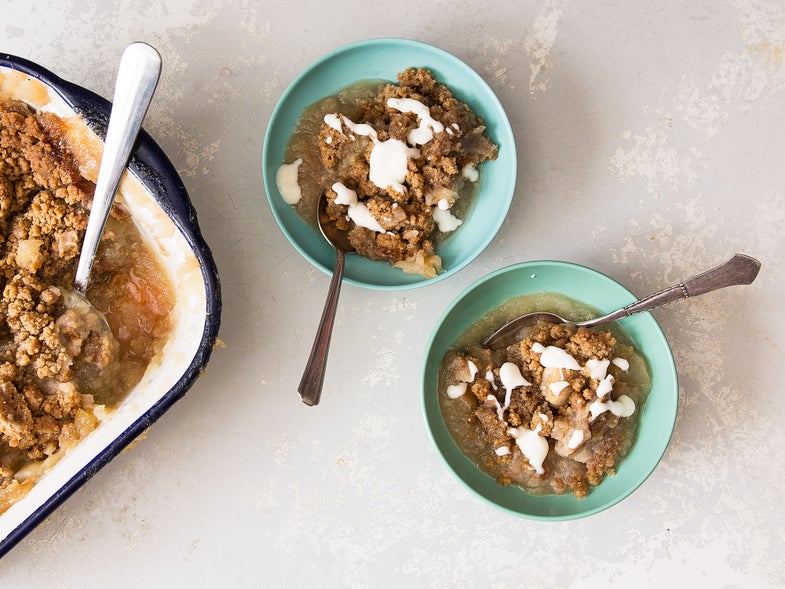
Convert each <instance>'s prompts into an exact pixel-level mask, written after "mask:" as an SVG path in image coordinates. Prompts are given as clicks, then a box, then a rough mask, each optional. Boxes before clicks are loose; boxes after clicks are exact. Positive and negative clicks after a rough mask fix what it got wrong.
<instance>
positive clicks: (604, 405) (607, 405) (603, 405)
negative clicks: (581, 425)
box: [589, 395, 635, 421]
mask: <svg viewBox="0 0 785 589" xmlns="http://www.w3.org/2000/svg"><path fill="white" fill-rule="evenodd" d="M589 411H590V412H591V418H590V421H594V420H595V419H597V417H598V416H600V415H602V414H603V413H605V412H606V411H610V412H611V413H613V414H614V415H616V416H618V417H629V416H630V415H632V414H633V413H635V401H633V400H632V399H630V398H629V397H628V396H627V395H621V396H620V397H619V398H618V399H616V400H615V401H605V402H602V401H594V403H592V404H591V405H589Z"/></svg>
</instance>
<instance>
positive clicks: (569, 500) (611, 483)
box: [422, 261, 678, 521]
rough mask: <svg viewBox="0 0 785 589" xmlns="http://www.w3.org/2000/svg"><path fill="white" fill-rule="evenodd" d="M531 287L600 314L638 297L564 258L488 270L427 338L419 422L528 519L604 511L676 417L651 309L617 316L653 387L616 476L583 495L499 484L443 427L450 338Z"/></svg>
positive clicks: (445, 452) (451, 460)
mask: <svg viewBox="0 0 785 589" xmlns="http://www.w3.org/2000/svg"><path fill="white" fill-rule="evenodd" d="M538 292H553V293H559V294H562V295H564V296H567V297H569V298H571V299H573V300H576V301H579V302H582V303H584V304H586V305H589V306H591V307H594V308H596V309H597V310H598V311H601V312H602V313H607V312H610V311H613V310H615V309H618V308H620V307H623V306H625V305H628V304H630V303H632V302H633V301H635V300H636V298H637V297H635V296H634V295H633V294H632V293H631V292H629V291H628V290H627V289H626V288H624V287H623V286H622V285H620V284H619V283H618V282H615V281H614V280H612V279H610V278H608V277H607V276H605V275H603V274H600V273H599V272H596V271H594V270H591V269H589V268H586V267H583V266H579V265H576V264H570V263H566V262H552V261H539V262H525V263H521V264H516V265H513V266H508V267H506V268H503V269H501V270H498V271H496V272H493V273H492V274H489V275H488V276H486V277H485V278H483V279H481V280H479V281H478V282H476V283H475V284H474V285H472V286H471V287H469V288H468V289H467V290H466V291H464V292H463V293H462V294H461V295H460V296H459V297H458V298H457V299H456V300H455V301H454V302H453V303H452V304H451V305H450V306H449V307H448V308H447V310H446V311H445V312H444V314H443V315H442V317H441V318H440V319H439V321H438V323H437V325H436V328H435V330H434V333H433V335H432V336H431V339H430V342H429V343H428V347H427V352H426V358H425V366H424V369H423V375H422V394H423V404H424V412H425V421H426V424H427V427H428V430H429V431H430V434H431V438H432V439H433V442H434V444H435V445H436V448H437V449H438V451H439V453H440V454H441V456H442V457H443V458H444V461H445V463H446V464H447V466H448V467H449V469H450V470H451V471H452V472H453V473H454V474H455V475H456V476H457V478H458V480H460V481H461V482H462V483H463V484H464V485H466V487H468V488H469V489H470V490H471V491H472V492H474V493H475V494H476V495H478V496H479V497H481V498H482V499H484V500H485V501H487V502H488V503H490V504H492V505H494V506H496V507H498V508H500V509H502V510H504V511H506V512H509V513H512V514H515V515H519V516H523V517H526V518H530V519H535V520H546V521H561V520H569V519H576V518H581V517H586V516H588V515H592V514H595V513H597V512H599V511H602V510H604V509H607V508H608V507H611V506H612V505H615V504H616V503H618V502H619V501H621V500H622V499H624V498H625V497H627V496H628V495H629V494H630V493H632V492H633V491H634V490H635V489H637V488H638V487H639V486H640V485H641V484H642V483H643V481H645V480H646V478H647V477H648V476H649V475H650V474H651V473H652V471H653V470H654V468H655V467H656V466H657V464H658V463H659V461H660V458H661V457H662V455H663V454H664V453H665V449H666V448H667V446H668V442H669V441H670V438H671V434H672V433H673V427H674V425H675V423H676V412H677V408H678V382H677V378H676V367H675V365H674V362H673V356H672V354H671V351H670V347H669V345H668V342H667V340H666V339H665V336H664V334H663V333H662V330H661V329H660V327H659V325H658V324H657V322H656V321H655V319H654V317H652V315H651V314H650V313H642V314H639V315H633V316H632V317H628V318H626V319H623V320H622V321H620V322H619V326H620V327H621V328H622V329H623V330H624V331H625V332H626V333H627V335H629V336H630V338H631V339H632V341H633V343H634V344H635V346H636V347H637V348H638V350H640V351H641V352H642V353H643V355H644V356H645V357H646V359H647V361H648V363H649V369H650V370H651V376H652V390H651V392H650V394H649V397H648V399H647V400H646V403H645V404H644V405H643V410H642V414H641V415H640V428H639V431H638V436H637V439H636V441H635V444H634V445H633V447H632V449H631V451H630V453H629V454H628V455H627V456H626V458H624V460H623V461H622V462H621V464H620V465H619V467H618V469H617V471H616V474H615V475H614V476H609V477H606V478H605V480H604V481H603V482H602V483H600V484H599V485H598V486H597V487H594V488H593V489H592V490H591V492H590V493H589V496H588V497H586V498H584V499H576V498H575V497H574V496H573V495H571V494H568V495H547V496H534V495H529V494H527V493H526V492H525V491H523V490H521V489H520V488H518V487H514V486H508V487H503V486H500V485H498V484H497V483H496V480H495V479H493V478H491V477H490V476H489V475H486V474H485V473H483V472H481V471H480V470H479V469H478V468H477V466H476V465H475V464H473V463H472V462H471V461H469V459H467V458H466V457H465V456H464V455H463V454H462V453H461V451H460V450H459V449H458V447H457V446H456V445H455V443H454V442H453V439H452V437H451V435H450V433H449V432H448V431H447V428H446V426H445V424H444V421H443V419H442V415H441V412H440V410H439V403H438V400H437V385H438V369H439V364H440V363H441V361H442V358H443V357H444V355H445V353H446V352H447V351H448V349H449V348H450V346H451V345H452V344H453V343H454V342H455V341H456V339H458V337H459V336H460V335H461V334H462V333H463V332H464V331H466V329H467V328H469V326H471V325H472V324H473V323H475V322H476V321H477V320H478V319H479V318H480V317H481V316H482V315H484V314H485V313H487V312H488V311H490V310H492V309H494V308H496V307H499V306H500V305H501V304H502V303H504V302H505V301H507V300H508V299H511V298H513V297H516V296H519V295H525V294H531V293H538Z"/></svg>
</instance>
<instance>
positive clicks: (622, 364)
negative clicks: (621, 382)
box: [613, 358, 630, 372]
mask: <svg viewBox="0 0 785 589" xmlns="http://www.w3.org/2000/svg"><path fill="white" fill-rule="evenodd" d="M613 364H614V365H616V366H618V367H619V369H620V370H623V371H624V372H627V371H628V370H629V369H630V363H629V362H628V361H627V360H625V359H624V358H614V359H613Z"/></svg>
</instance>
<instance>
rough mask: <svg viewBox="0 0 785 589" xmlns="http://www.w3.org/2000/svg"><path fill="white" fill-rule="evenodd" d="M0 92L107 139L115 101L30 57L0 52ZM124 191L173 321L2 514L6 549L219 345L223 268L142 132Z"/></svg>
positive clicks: (0, 548) (187, 382)
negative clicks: (122, 393) (130, 378)
mask: <svg viewBox="0 0 785 589" xmlns="http://www.w3.org/2000/svg"><path fill="white" fill-rule="evenodd" d="M0 98H14V99H19V100H22V101H24V102H27V103H28V104H30V105H31V106H33V107H35V108H37V109H43V110H50V111H52V112H55V114H57V115H59V116H61V117H63V118H68V119H69V120H72V121H75V123H74V125H75V128H79V129H81V131H80V132H82V133H83V134H84V136H85V137H89V138H91V141H93V142H98V143H99V144H100V141H101V138H102V137H103V136H105V131H106V124H107V122H108V119H109V113H110V110H111V104H110V103H109V102H108V101H107V100H105V99H103V98H101V97H100V96H98V95H97V94H95V93H93V92H91V91H89V90H86V89H85V88H82V87H80V86H78V85H76V84H73V83H71V82H68V81H65V80H63V79H61V78H59V77H57V76H56V75H54V74H53V73H52V72H50V71H49V70H47V69H45V68H43V67H41V66H39V65H37V64H35V63H33V62H31V61H28V60H26V59H23V58H20V57H16V56H13V55H8V54H2V53H0ZM128 171H129V174H126V177H125V178H124V180H123V182H122V184H121V187H120V191H121V195H120V197H119V198H121V199H122V200H124V204H125V206H126V208H127V209H128V210H129V212H130V214H131V217H132V218H133V219H134V221H135V223H136V225H137V227H138V228H139V229H140V232H141V233H142V235H143V237H144V239H145V241H146V243H147V245H148V246H150V247H151V248H152V249H153V251H154V252H155V253H156V254H157V258H158V261H159V262H160V264H161V266H162V267H163V268H164V270H165V272H166V273H167V274H168V276H169V278H170V280H172V282H173V286H174V290H175V292H176V293H177V301H176V303H175V308H174V310H173V313H172V317H173V323H174V327H173V330H172V334H171V336H170V338H169V340H168V341H167V343H166V344H165V346H164V350H163V352H162V354H161V357H160V358H158V359H156V360H154V361H153V363H152V364H151V366H150V368H148V370H147V372H146V373H145V375H144V377H143V378H142V380H141V382H140V383H139V384H138V385H137V386H136V387H134V389H132V390H131V392H130V393H129V394H128V396H127V398H126V399H125V400H124V401H123V402H122V403H121V404H120V405H119V406H118V407H117V408H116V409H115V410H114V411H112V412H111V413H110V414H109V416H108V417H107V418H106V419H105V420H104V421H103V422H102V423H101V424H100V425H99V426H98V428H97V429H96V430H95V431H93V432H92V433H91V434H89V435H88V436H87V437H86V438H84V439H83V440H82V441H81V442H79V444H77V445H76V446H75V447H74V448H72V449H70V450H69V451H68V452H66V453H65V455H64V456H63V457H62V458H61V459H60V460H59V461H58V462H57V463H56V464H55V465H54V466H52V467H51V468H50V469H49V470H48V471H47V472H46V473H45V474H44V475H43V477H42V478H41V479H40V480H39V481H38V482H37V483H36V485H35V486H34V487H33V488H32V490H31V491H30V492H29V493H28V494H27V496H25V497H24V498H23V499H21V500H19V501H18V502H17V503H15V504H14V505H12V506H11V507H9V509H8V510H7V511H5V513H3V514H2V515H0V556H2V555H4V554H5V553H6V552H8V551H9V550H10V549H11V548H12V547H13V546H14V545H16V544H17V543H18V542H19V541H20V540H21V539H22V538H23V537H24V536H25V535H26V534H27V533H29V532H30V531H31V530H32V529H33V528H34V527H35V526H36V525H38V524H39V523H40V522H41V521H42V520H43V519H44V518H46V517H47V516H48V515H49V514H50V513H51V512H52V511H54V509H56V508H57V507H58V506H59V505H60V504H61V503H62V502H63V501H65V500H66V499H67V498H68V497H69V496H70V495H71V494H72V493H73V492H74V491H75V490H76V489H78V488H79V487H80V486H81V485H83V484H84V483H85V482H86V481H87V480H89V479H90V477H92V476H93V475H94V474H95V473H96V472H98V470H100V469H101V468H102V467H103V466H104V465H105V464H107V463H108V462H109V461H110V460H111V459H112V458H114V457H115V456H116V455H117V454H118V453H119V452H120V451H121V450H122V449H123V448H125V447H126V446H128V444H130V443H131V442H132V441H133V440H135V439H136V438H137V437H138V436H139V435H140V434H142V433H143V432H144V431H145V430H146V429H147V428H148V427H150V425H152V424H153V423H154V422H155V421H156V420H157V419H158V418H159V417H161V415H163V413H164V412H166V411H167V410H168V409H169V408H170V407H171V406H172V404H173V403H174V402H175V401H177V400H178V399H180V398H181V397H182V396H183V395H184V394H185V393H186V391H188V389H189V388H190V387H191V386H192V385H193V384H194V382H195V381H196V379H197V377H198V376H199V375H200V374H201V372H202V370H203V369H204V367H205V365H206V364H207V362H208V360H209V359H210V355H211V353H212V350H213V347H214V345H215V342H216V338H217V335H218V329H219V326H220V317H221V292H220V283H219V279H218V272H217V269H216V266H215V262H214V260H213V256H212V253H211V252H210V248H209V247H208V245H207V243H206V242H205V240H204V238H203V237H202V234H201V231H200V229H199V224H198V221H197V218H196V212H195V210H194V208H193V206H192V205H191V202H190V199H189V197H188V193H187V192H186V189H185V186H184V185H183V183H182V180H181V179H180V177H179V175H178V173H177V171H176V170H175V168H174V166H173V165H172V163H171V162H170V161H169V159H168V158H167V156H166V154H164V152H163V150H162V149H161V148H160V147H159V146H158V145H157V144H156V143H155V141H153V139H152V138H151V137H150V136H149V135H148V134H147V133H146V132H145V131H144V130H142V131H141V132H140V134H139V137H138V139H137V143H136V145H135V149H134V151H133V153H132V156H131V161H130V163H129V165H128Z"/></svg>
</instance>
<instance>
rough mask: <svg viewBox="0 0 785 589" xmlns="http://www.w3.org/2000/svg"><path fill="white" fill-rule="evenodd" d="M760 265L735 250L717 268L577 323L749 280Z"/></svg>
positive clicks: (589, 323)
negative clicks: (601, 315) (735, 252)
mask: <svg viewBox="0 0 785 589" xmlns="http://www.w3.org/2000/svg"><path fill="white" fill-rule="evenodd" d="M760 266H761V264H760V262H759V261H758V260H756V259H755V258H752V257H750V256H746V255H744V254H736V255H735V256H733V257H732V258H731V259H730V260H728V261H727V262H725V263H723V264H720V265H719V266H717V267H716V268H712V269H711V270H707V271H706V272H703V273H701V274H698V275H697V276H693V277H692V278H689V279H687V280H685V281H684V282H682V283H679V284H677V285H675V286H671V287H670V288H666V289H665V290H661V291H659V292H656V293H654V294H652V295H649V296H648V297H646V298H643V299H641V300H639V301H636V302H634V303H632V304H630V305H627V306H626V307H624V308H623V309H619V310H618V311H614V312H613V313H609V314H608V315H605V316H604V317H598V318H596V319H591V320H589V321H583V322H580V323H578V324H577V325H581V326H583V327H594V326H596V325H602V324H604V323H608V322H609V321H616V320H618V319H623V318H624V317H629V316H630V315H634V314H635V313H642V312H643V311H650V310H652V309H655V308H657V307H661V306H662V305H667V304H668V303H673V302H675V301H680V300H681V299H686V298H689V297H697V296H698V295H702V294H705V293H707V292H712V291H714V290H718V289H720V288H725V287H726V286H734V285H739V284H751V283H752V281H753V280H755V277H756V276H757V275H758V271H759V270H760Z"/></svg>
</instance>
